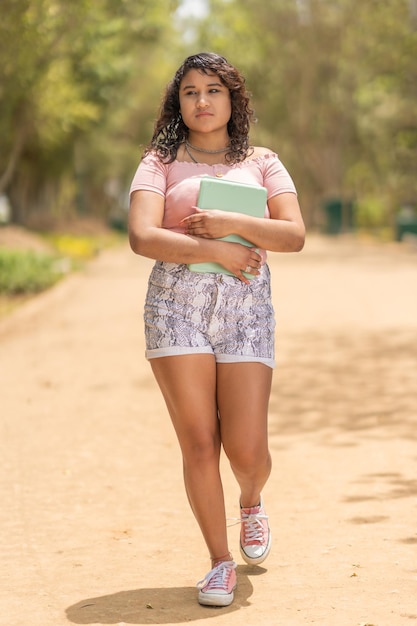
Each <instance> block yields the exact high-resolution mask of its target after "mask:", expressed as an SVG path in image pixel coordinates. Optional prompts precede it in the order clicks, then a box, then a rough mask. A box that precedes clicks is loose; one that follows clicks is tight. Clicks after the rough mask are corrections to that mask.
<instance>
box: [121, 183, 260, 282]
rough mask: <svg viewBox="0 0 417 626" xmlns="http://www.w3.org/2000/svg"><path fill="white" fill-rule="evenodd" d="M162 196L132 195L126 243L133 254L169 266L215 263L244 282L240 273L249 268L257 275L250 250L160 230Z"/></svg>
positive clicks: (257, 258)
mask: <svg viewBox="0 0 417 626" xmlns="http://www.w3.org/2000/svg"><path fill="white" fill-rule="evenodd" d="M164 202H165V201H164V198H163V196H161V195H159V194H157V193H154V192H151V191H135V192H133V193H132V196H131V202H130V211H129V222H128V228H129V242H130V246H131V248H132V250H133V251H134V252H136V254H140V255H142V256H145V257H148V258H151V259H158V260H159V261H166V262H169V263H204V262H207V261H214V262H216V263H220V264H221V265H222V266H223V267H225V268H226V269H228V270H229V271H230V272H232V273H233V274H235V275H236V276H237V277H238V278H240V279H241V280H243V281H244V282H248V280H247V279H246V278H245V277H244V276H243V275H242V271H244V270H245V268H246V267H247V266H248V265H250V266H251V267H253V268H254V270H253V271H252V273H253V274H254V275H257V274H258V273H259V272H258V271H257V268H258V267H259V264H260V261H261V257H260V255H259V254H258V253H257V252H256V251H255V250H252V249H251V248H247V247H246V246H242V245H240V244H237V243H227V242H223V241H216V240H215V239H213V238H212V237H210V238H203V237H195V236H193V235H190V234H187V235H183V234H181V233H176V232H173V231H170V230H167V229H165V228H162V220H163V215H164Z"/></svg>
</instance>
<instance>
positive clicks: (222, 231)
mask: <svg viewBox="0 0 417 626" xmlns="http://www.w3.org/2000/svg"><path fill="white" fill-rule="evenodd" d="M193 208H194V209H195V211H196V213H193V215H189V216H188V217H184V219H182V220H181V222H180V224H181V225H182V226H184V228H185V232H186V233H187V235H193V236H194V237H204V238H205V239H220V237H227V235H230V234H231V233H232V232H233V229H232V224H233V219H234V214H233V213H227V212H226V211H217V210H210V211H205V210H203V209H199V208H198V207H193Z"/></svg>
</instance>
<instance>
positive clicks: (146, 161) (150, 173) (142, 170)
mask: <svg viewBox="0 0 417 626" xmlns="http://www.w3.org/2000/svg"><path fill="white" fill-rule="evenodd" d="M166 189H167V166H166V165H165V164H164V163H162V161H161V160H160V159H158V157H157V156H156V155H154V154H147V155H146V156H145V157H144V158H143V159H142V161H141V162H140V163H139V166H138V168H137V170H136V173H135V175H134V177H133V180H132V184H131V186H130V192H129V194H132V192H133V191H139V190H143V191H153V192H155V193H158V194H159V195H160V196H164V197H165V195H166Z"/></svg>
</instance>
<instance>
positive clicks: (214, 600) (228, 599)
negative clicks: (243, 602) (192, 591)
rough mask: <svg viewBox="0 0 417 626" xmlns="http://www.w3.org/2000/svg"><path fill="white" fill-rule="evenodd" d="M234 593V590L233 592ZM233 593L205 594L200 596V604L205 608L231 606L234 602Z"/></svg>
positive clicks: (201, 593)
mask: <svg viewBox="0 0 417 626" xmlns="http://www.w3.org/2000/svg"><path fill="white" fill-rule="evenodd" d="M233 591H234V590H233ZM233 591H232V592H231V593H228V594H219V595H216V594H215V593H203V592H202V591H200V593H199V594H198V602H199V603H200V604H202V605H203V606H229V605H230V604H232V602H233V600H234V597H235V596H234V593H233Z"/></svg>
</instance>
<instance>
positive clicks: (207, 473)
mask: <svg viewBox="0 0 417 626" xmlns="http://www.w3.org/2000/svg"><path fill="white" fill-rule="evenodd" d="M251 121H253V111H252V109H251V107H250V101H249V95H248V92H247V90H246V87H245V81H244V78H243V77H242V75H241V74H240V72H239V71H238V70H237V69H236V68H235V67H233V66H232V65H231V64H230V63H229V62H228V61H227V60H226V59H225V58H223V57H221V56H219V55H217V54H213V53H201V54H196V55H193V56H190V57H188V58H187V59H186V60H185V61H184V63H183V64H182V65H181V67H180V68H179V69H178V71H177V72H176V74H175V76H174V78H173V80H172V82H171V83H170V84H169V85H168V87H167V89H166V93H165V96H164V99H163V102H162V106H161V111H160V114H159V117H158V119H157V122H156V124H155V130H154V135H153V137H152V139H151V141H150V143H149V145H148V147H147V148H146V150H145V152H144V156H143V158H142V161H141V163H140V164H139V167H138V169H137V172H136V174H135V177H134V179H133V182H132V186H131V206H130V213H129V236H130V244H131V247H132V249H133V251H134V252H135V253H137V254H140V255H143V256H145V257H149V258H152V259H155V260H156V263H155V265H154V267H153V270H152V272H151V275H150V278H149V285H148V292H147V297H146V303H145V313H144V319H145V336H146V347H147V350H146V356H147V358H148V359H149V360H150V364H151V367H152V370H153V373H154V375H155V378H156V380H157V382H158V384H159V387H160V389H161V392H162V394H163V397H164V399H165V402H166V405H167V408H168V411H169V414H170V416H171V420H172V423H173V426H174V428H175V431H176V434H177V437H178V441H179V445H180V447H181V452H182V457H183V470H184V482H185V488H186V492H187V496H188V499H189V502H190V505H191V508H192V511H193V513H194V515H195V517H196V519H197V522H198V524H199V526H200V529H201V532H202V535H203V537H204V540H205V543H206V545H207V548H208V551H209V554H210V558H211V569H210V571H209V573H208V574H207V575H206V576H205V577H204V579H203V580H202V581H201V582H200V583H198V585H197V586H198V587H199V589H200V591H199V595H198V600H199V602H200V604H204V605H213V606H227V605H229V604H230V603H231V602H232V601H233V597H234V594H233V592H234V589H235V587H236V571H235V568H236V563H235V562H234V560H233V557H232V555H231V553H230V551H229V545H228V539H227V528H226V514H225V502H224V495H223V488H222V481H221V476H220V471H219V460H220V451H221V447H222V446H223V449H224V451H225V454H226V455H227V457H228V459H229V462H230V465H231V468H232V470H233V473H234V475H235V477H236V480H237V482H238V484H239V487H240V494H241V495H240V514H241V533H240V552H241V556H242V558H243V559H244V561H246V562H247V563H250V564H259V563H262V561H263V560H264V559H265V558H266V557H267V556H268V553H269V550H270V547H271V534H270V530H269V525H268V517H267V515H266V512H265V508H264V503H263V501H262V497H261V492H262V489H263V487H264V485H265V483H266V481H267V479H268V477H269V474H270V471H271V457H270V453H269V449H268V437H267V414H268V402H269V395H270V389H271V378H272V368H273V367H274V326H275V322H274V312H273V308H272V304H271V294H270V274H269V269H268V265H267V263H266V250H271V251H278V252H294V251H299V250H301V249H302V247H303V245H304V235H305V232H304V224H303V220H302V216H301V212H300V208H299V205H298V201H297V195H296V190H295V187H294V184H293V182H292V180H291V178H290V176H289V174H288V172H287V171H286V169H285V168H284V166H283V165H282V163H281V162H280V161H279V159H278V157H277V155H276V154H275V153H273V152H272V151H271V150H269V149H266V148H259V147H250V145H249V127H250V123H251ZM206 175H209V176H216V177H222V178H223V179H225V180H230V181H235V182H244V183H250V184H253V185H258V186H263V187H266V189H267V193H268V200H267V206H266V208H265V217H264V218H257V217H252V216H251V215H246V214H243V213H239V207H236V212H231V213H230V212H225V211H218V210H217V211H216V210H209V211H202V210H199V209H196V204H197V196H198V191H199V185H200V181H201V177H203V176H206ZM231 233H234V234H237V235H240V236H241V237H243V238H244V239H246V240H248V241H250V242H251V243H253V246H251V247H247V246H245V245H241V244H239V243H230V242H227V241H220V240H219V238H221V237H225V236H227V235H229V234H231ZM208 261H210V262H216V263H218V264H220V265H221V266H222V267H223V268H225V270H227V271H228V273H223V272H218V273H199V272H193V271H190V269H189V268H188V265H189V264H190V263H201V262H208ZM245 273H246V274H250V275H252V278H251V279H248V278H247V276H245Z"/></svg>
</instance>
